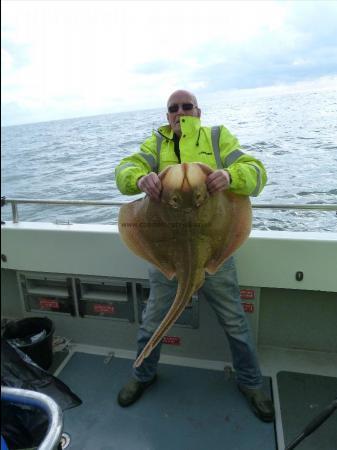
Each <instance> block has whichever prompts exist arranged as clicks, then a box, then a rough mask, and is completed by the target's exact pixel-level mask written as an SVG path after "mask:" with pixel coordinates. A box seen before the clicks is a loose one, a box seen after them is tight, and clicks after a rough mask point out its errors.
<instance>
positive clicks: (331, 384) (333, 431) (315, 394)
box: [277, 371, 337, 450]
mask: <svg viewBox="0 0 337 450" xmlns="http://www.w3.org/2000/svg"><path fill="white" fill-rule="evenodd" d="M277 385H278V390H279V396H280V406H281V415H282V424H283V431H284V437H285V440H286V443H287V444H290V442H292V441H293V440H294V439H295V438H296V437H297V435H298V434H299V433H300V432H301V431H302V430H303V429H304V428H305V427H306V426H307V425H308V424H309V423H310V422H311V421H312V420H313V419H314V418H315V417H317V416H318V415H319V414H320V413H321V412H322V411H323V410H324V408H326V407H327V406H328V405H329V404H330V403H331V402H332V401H333V400H334V399H335V398H337V378H334V377H326V376H320V375H312V374H305V373H296V372H286V371H282V372H279V373H278V375H277ZM297 448H298V450H337V412H335V413H334V414H333V415H332V416H330V417H329V419H327V420H326V421H325V422H324V423H323V424H322V425H321V426H320V427H319V428H317V430H316V431H315V432H313V433H312V434H311V435H309V436H308V437H307V438H306V439H304V440H303V441H302V442H301V443H300V444H299V445H298V447H297Z"/></svg>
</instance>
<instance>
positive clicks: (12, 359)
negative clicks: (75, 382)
mask: <svg viewBox="0 0 337 450" xmlns="http://www.w3.org/2000/svg"><path fill="white" fill-rule="evenodd" d="M1 353H2V356H1V385H2V386H9V387H15V388H19V389H28V390H31V391H36V392H41V393H42V394H46V395H48V396H49V397H51V398H52V399H53V400H54V401H55V402H56V403H58V405H59V406H60V408H61V409H62V411H64V410H66V409H70V408H74V407H76V406H79V405H81V403H82V400H81V399H80V398H79V397H78V396H77V395H76V394H74V393H73V392H72V391H71V390H70V389H69V387H68V386H67V385H66V384H64V383H63V382H62V381H61V380H59V379H58V378H56V377H54V376H53V375H51V374H50V373H48V372H47V371H45V370H44V369H42V368H41V367H39V366H38V365H37V364H35V363H34V362H33V361H32V360H31V359H30V358H29V356H27V355H26V354H25V353H23V352H22V351H21V350H19V349H18V348H17V347H14V346H12V345H10V344H9V343H8V342H7V341H6V340H4V339H1ZM47 429H48V418H47V415H46V414H45V413H44V412H43V411H41V410H40V409H36V408H32V407H31V406H26V405H22V406H21V405H17V404H13V403H9V402H1V434H2V436H3V437H4V439H5V441H6V443H7V445H8V446H9V448H10V449H19V448H27V447H35V446H38V445H39V444H40V443H41V441H42V440H43V438H44V436H45V435H46V432H47Z"/></svg>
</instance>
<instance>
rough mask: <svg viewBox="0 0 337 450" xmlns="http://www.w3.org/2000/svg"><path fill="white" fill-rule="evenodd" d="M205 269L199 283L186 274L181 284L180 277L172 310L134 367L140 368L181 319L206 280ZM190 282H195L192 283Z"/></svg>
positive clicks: (199, 277) (193, 277)
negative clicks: (193, 296)
mask: <svg viewBox="0 0 337 450" xmlns="http://www.w3.org/2000/svg"><path fill="white" fill-rule="evenodd" d="M204 276H205V275H204V269H202V270H201V271H200V274H199V276H198V277H197V279H198V281H199V282H198V283H196V277H195V276H191V277H186V274H185V276H184V277H181V280H182V282H179V278H180V277H178V290H177V294H176V296H175V299H174V301H173V303H172V306H171V308H170V309H169V311H168V313H167V314H166V316H165V317H164V319H163V321H162V322H161V324H160V325H159V326H158V328H157V329H156V331H155V332H154V333H153V335H152V337H151V339H150V340H149V342H148V343H147V344H146V346H145V347H144V349H143V351H142V352H141V353H140V355H139V356H138V358H137V359H136V361H135V363H134V367H135V368H136V367H139V366H140V365H141V364H142V363H143V361H144V359H145V358H147V357H148V356H149V355H150V354H151V352H152V350H153V349H154V348H155V347H156V346H157V345H158V344H159V343H160V342H161V340H162V338H163V337H164V335H165V334H166V332H167V331H168V330H169V329H170V328H171V326H172V325H173V324H174V323H175V321H176V320H177V319H178V318H179V316H180V315H181V314H182V312H183V311H184V309H185V307H186V305H187V304H188V302H189V301H190V298H191V296H192V295H193V294H194V292H195V291H196V290H197V289H198V288H199V287H200V286H201V284H202V283H203V280H204ZM186 279H187V280H188V281H187V282H185V283H184V282H183V280H186ZM189 280H194V281H193V282H192V283H191V282H190V281H189Z"/></svg>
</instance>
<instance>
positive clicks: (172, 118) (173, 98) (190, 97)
mask: <svg viewBox="0 0 337 450" xmlns="http://www.w3.org/2000/svg"><path fill="white" fill-rule="evenodd" d="M172 107H173V108H172ZM167 109H168V113H167V120H168V122H169V124H170V126H171V128H172V130H173V131H174V133H175V134H176V135H177V136H179V137H180V136H181V128H180V117H182V116H193V117H200V115H201V111H200V109H199V108H198V102H197V98H196V96H195V95H194V94H192V92H189V91H185V90H182V89H179V90H178V91H174V92H173V93H172V94H171V95H170V97H169V99H168V100H167Z"/></svg>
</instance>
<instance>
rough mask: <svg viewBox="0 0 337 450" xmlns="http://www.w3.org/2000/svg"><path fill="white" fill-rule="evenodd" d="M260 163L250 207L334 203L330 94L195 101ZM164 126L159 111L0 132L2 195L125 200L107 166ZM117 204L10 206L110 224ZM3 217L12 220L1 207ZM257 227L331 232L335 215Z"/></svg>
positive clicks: (293, 214)
mask: <svg viewBox="0 0 337 450" xmlns="http://www.w3.org/2000/svg"><path fill="white" fill-rule="evenodd" d="M199 106H200V107H201V109H202V123H203V124H204V125H208V126H211V125H220V124H223V125H225V126H226V127H227V128H228V129H229V130H230V131H231V133H233V134H235V135H236V136H237V137H238V139H239V141H240V143H241V148H242V149H243V151H245V152H247V153H249V154H251V155H253V156H255V157H256V158H258V159H260V160H261V161H262V162H263V163H264V165H265V167H266V169H267V173H268V183H267V185H266V187H265V189H264V190H263V192H262V193H261V195H260V196H259V197H257V198H252V203H253V204H254V203H266V204H275V203H277V204H278V203H291V204H316V203H318V204H322V205H324V204H332V203H337V90H326V91H315V90H314V89H312V90H311V91H305V92H285V93H283V92H282V91H281V92H276V93H272V94H271V93H268V92H265V91H260V92H258V91H257V92H256V93H255V94H254V93H251V92H250V93H245V92H242V93H232V94H230V95H229V94H228V95H227V94H225V93H224V94H223V95H219V96H216V97H214V98H213V99H210V98H209V99H208V100H207V101H205V102H204V103H203V104H200V105H199ZM165 123H166V112H165V109H164V108H160V109H153V110H146V111H131V112H123V113H114V114H106V115H99V116H93V117H82V118H75V119H67V120H57V121H51V122H43V123H35V124H28V125H16V126H9V127H3V128H2V138H1V141H2V169H1V171H2V181H1V189H2V196H6V197H7V198H26V199H29V198H38V199H63V200H73V199H76V200H100V201H101V200H107V201H123V202H128V201H131V200H132V199H133V198H135V197H129V196H123V195H121V194H120V193H119V191H118V189H117V187H116V182H115V178H114V168H115V167H116V165H117V164H118V163H119V161H120V160H121V159H122V158H123V157H125V156H127V155H130V154H131V153H133V152H137V151H138V150H139V146H140V144H141V143H142V142H143V141H144V140H145V139H146V138H147V137H148V136H150V135H151V133H152V130H153V129H156V128H158V127H159V126H160V125H162V124H165ZM117 217H118V207H94V206H91V207H84V206H60V205H57V206H49V205H33V206H31V205H19V218H20V220H22V221H42V222H64V221H66V222H67V221H70V222H72V223H101V224H114V223H116V222H117ZM2 218H3V220H10V219H11V210H10V207H9V206H6V207H5V208H4V211H2ZM253 228H254V229H259V230H289V231H337V216H336V212H334V211H330V212H322V211H308V210H305V211H298V210H296V211H294V210H291V211H284V210H275V211H274V210H260V209H255V210H254V222H253Z"/></svg>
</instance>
